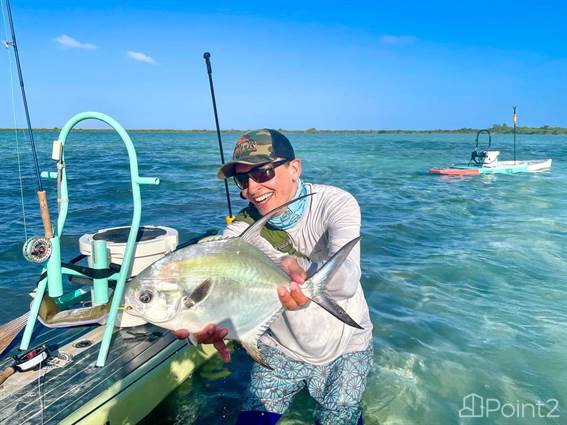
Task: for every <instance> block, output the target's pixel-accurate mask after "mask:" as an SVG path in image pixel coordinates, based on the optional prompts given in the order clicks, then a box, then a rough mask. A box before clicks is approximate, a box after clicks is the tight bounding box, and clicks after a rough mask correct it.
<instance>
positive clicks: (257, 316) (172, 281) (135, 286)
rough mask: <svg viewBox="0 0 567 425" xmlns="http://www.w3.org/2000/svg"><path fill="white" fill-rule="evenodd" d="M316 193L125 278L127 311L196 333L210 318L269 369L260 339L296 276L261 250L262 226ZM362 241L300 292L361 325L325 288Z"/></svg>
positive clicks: (340, 317)
mask: <svg viewBox="0 0 567 425" xmlns="http://www.w3.org/2000/svg"><path fill="white" fill-rule="evenodd" d="M311 195H313V194H308V195H305V196H303V197H300V198H297V199H295V200H292V201H290V202H288V203H285V204H283V205H281V206H280V207H278V208H275V209H274V210H272V211H271V212H269V213H268V214H266V215H264V216H263V217H262V218H261V219H259V220H257V221H256V222H255V223H253V224H251V225H250V226H249V227H248V228H246V230H244V232H243V233H242V234H241V235H240V236H238V237H232V238H223V237H221V236H216V237H215V236H213V237H208V238H205V239H203V240H201V241H200V242H198V243H196V244H193V245H189V246H187V247H184V248H181V249H179V250H177V251H174V252H172V253H170V254H168V255H166V256H165V257H163V258H161V259H159V260H158V261H156V262H155V263H153V264H152V265H151V266H149V267H148V268H146V269H145V270H143V271H142V272H141V273H139V274H138V275H137V276H136V277H134V278H133V279H132V280H131V281H130V282H129V283H128V286H127V288H126V291H125V296H124V305H125V310H126V311H127V312H128V314H132V315H135V316H140V317H143V318H144V319H145V320H147V321H148V322H150V323H153V324H155V325H156V326H159V327H161V328H165V329H169V330H178V329H188V330H189V332H190V333H194V332H198V331H200V330H201V329H203V328H204V327H205V326H206V325H208V324H209V323H214V324H215V325H217V326H219V327H224V328H227V329H228V334H227V336H226V338H227V339H230V340H235V341H237V342H239V343H240V344H241V345H242V346H243V348H244V349H245V350H246V351H247V352H248V354H249V355H250V356H251V357H252V358H253V359H254V360H255V361H256V362H258V363H259V364H261V365H262V366H265V367H267V368H270V369H271V367H270V366H269V365H268V364H267V363H266V362H265V361H264V359H263V358H262V355H261V354H260V352H259V349H258V340H259V338H260V337H261V336H262V334H264V333H265V332H266V330H267V329H268V328H269V327H270V325H271V324H272V322H273V321H274V320H275V319H276V318H277V317H278V316H279V315H280V314H282V312H283V306H282V304H281V302H280V300H279V298H278V294H277V288H278V287H288V286H289V285H290V284H291V283H292V282H291V280H290V278H289V276H288V275H287V274H286V273H284V272H283V271H282V270H281V269H280V268H279V267H278V265H277V264H276V262H275V261H274V260H275V258H274V257H273V253H272V252H270V251H268V250H267V249H265V248H264V250H262V248H263V247H265V246H266V245H265V243H266V241H265V240H263V238H262V237H261V236H260V231H261V229H262V227H263V226H264V225H265V224H266V222H267V221H268V220H269V219H270V218H271V217H273V216H274V215H276V214H278V213H281V212H283V211H285V209H286V208H287V207H288V206H289V205H290V204H291V203H292V202H296V201H298V200H299V199H303V198H304V197H307V196H311ZM260 239H262V240H260ZM359 240H360V237H357V238H355V239H353V240H351V241H350V242H348V243H346V244H345V245H344V246H343V247H342V248H341V249H340V250H339V251H337V252H336V253H335V255H333V256H332V257H331V258H330V259H329V260H328V261H327V262H326V263H325V264H324V265H323V266H321V268H320V269H319V270H317V272H315V273H314V274H313V275H312V276H309V277H308V279H307V280H306V282H305V283H304V285H302V291H303V292H304V294H305V295H306V296H307V297H308V298H309V299H310V300H311V301H313V302H314V303H316V304H318V305H319V306H321V307H322V308H324V309H325V310H327V311H328V312H329V313H330V314H332V315H333V316H335V317H336V318H337V319H338V320H340V321H342V322H344V323H346V324H347V325H349V326H353V327H355V328H359V329H362V327H361V326H360V325H359V324H358V323H356V322H355V321H354V320H353V319H352V318H351V317H350V316H349V315H348V313H347V312H346V311H345V310H344V309H343V308H341V307H340V306H339V305H338V304H337V303H336V302H335V301H334V300H332V299H331V298H330V297H329V296H328V295H327V293H326V291H325V286H326V283H327V282H328V281H329V280H330V279H331V278H332V276H333V275H334V273H335V272H336V270H337V269H338V268H339V267H340V266H341V264H342V263H343V262H344V260H345V259H346V258H347V257H348V255H349V253H350V251H351V250H352V248H353V247H354V246H355V245H356V244H357V243H358V241H359Z"/></svg>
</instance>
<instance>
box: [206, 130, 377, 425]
mask: <svg viewBox="0 0 567 425" xmlns="http://www.w3.org/2000/svg"><path fill="white" fill-rule="evenodd" d="M301 171H302V170H301V160H300V159H298V158H296V157H295V152H294V150H293V148H292V146H291V143H290V142H289V140H288V139H287V137H285V136H284V135H283V134H282V133H280V132H279V131H276V130H271V129H261V130H257V131H252V132H248V133H245V134H244V135H242V136H241V137H240V138H239V139H238V141H237V142H236V147H235V149H234V153H233V159H232V160H231V161H230V162H228V163H226V164H225V165H224V166H222V167H221V168H220V170H219V171H218V176H219V177H220V178H222V179H226V178H230V177H232V178H234V181H235V183H236V185H237V186H238V188H239V189H240V190H241V196H242V197H243V198H245V199H247V200H248V201H249V202H250V203H249V205H248V207H247V208H245V209H244V210H242V211H241V212H240V213H239V214H238V215H237V216H236V219H235V221H234V222H233V223H231V224H230V225H229V226H228V227H227V228H226V229H225V231H224V235H225V236H238V235H240V234H241V233H242V232H243V231H244V230H245V229H246V228H247V227H248V226H249V225H250V224H251V223H252V222H254V221H255V220H257V219H258V218H259V217H261V216H262V215H264V214H266V213H268V212H270V211H271V210H273V209H274V208H276V207H279V206H280V205H282V204H284V203H286V202H288V201H291V200H292V199H296V198H299V197H301V196H303V195H307V194H313V196H310V197H307V198H304V199H301V200H299V201H296V202H294V203H293V204H291V205H290V206H289V207H288V208H287V210H286V211H285V212H284V213H283V214H281V215H280V216H276V217H274V218H272V219H270V221H269V222H268V225H267V226H265V228H264V229H263V230H262V236H263V238H264V239H265V240H266V244H269V245H270V246H267V248H268V249H272V250H274V256H277V257H279V259H280V260H279V261H280V266H281V268H282V269H283V270H284V271H286V272H287V273H288V275H289V276H290V277H291V279H292V280H293V281H294V283H293V284H292V285H291V288H290V290H289V291H287V290H286V289H285V288H280V289H279V297H280V301H281V302H282V305H283V306H284V308H285V311H284V313H283V315H282V316H281V317H279V318H278V319H276V321H275V322H274V323H273V324H272V325H271V326H270V328H269V330H268V331H267V333H266V334H265V335H264V336H263V337H262V339H261V340H260V350H261V352H262V356H263V357H264V359H265V360H266V361H267V363H268V364H270V366H271V367H272V368H273V370H269V369H267V368H264V367H262V366H260V365H258V364H255V365H254V366H253V369H252V373H251V380H250V384H249V387H248V391H247V395H246V400H245V403H244V407H243V410H242V412H241V413H240V417H239V419H238V424H239V425H244V424H246V425H254V424H275V423H276V422H277V421H278V420H279V418H280V417H281V415H282V414H283V413H284V412H285V411H286V410H287V409H288V407H289V405H290V404H291V401H292V400H293V397H294V396H295V395H296V394H297V393H298V392H299V391H300V390H301V389H302V388H303V387H304V386H305V385H307V387H308V389H309V393H310V394H311V396H312V397H313V398H314V399H315V400H316V401H317V409H316V420H317V423H320V424H362V415H361V407H360V400H361V398H362V393H363V392H364V388H365V386H366V377H367V374H368V371H369V370H370V367H371V365H372V361H373V352H372V341H371V340H372V323H371V321H370V317H369V314H368V306H367V304H366V300H365V298H364V293H363V291H362V287H361V284H360V275H361V273H360V245H357V246H356V247H355V248H354V249H353V250H352V251H351V253H350V254H349V256H348V258H347V259H346V260H345V262H344V263H343V264H342V266H341V267H340V268H339V269H338V270H337V273H336V274H335V275H334V276H333V277H332V278H331V280H330V281H329V282H328V283H327V287H326V290H327V293H328V294H329V296H330V297H331V298H333V299H334V300H335V301H336V302H337V304H339V305H340V306H341V307H342V308H343V309H345V310H346V311H347V313H348V314H349V315H350V316H351V317H352V318H353V319H354V320H355V321H356V322H358V323H359V324H360V325H361V326H362V328H363V329H355V328H353V327H350V326H348V325H346V324H344V323H342V322H340V321H338V320H337V319H336V318H334V317H332V316H331V315H330V314H328V312H326V311H324V310H323V309H322V308H321V307H319V306H318V305H316V304H315V303H309V300H308V299H307V297H305V295H304V294H303V292H302V291H301V284H302V283H303V282H304V281H305V279H306V278H307V276H308V275H311V274H313V273H314V272H315V271H316V270H317V269H318V268H319V267H320V266H321V265H322V264H323V263H325V262H326V261H327V260H329V259H330V258H331V257H332V256H333V255H334V254H335V253H336V252H337V251H338V250H339V249H340V248H341V247H342V246H343V245H344V244H345V243H347V242H349V241H351V240H352V239H354V238H356V237H358V236H359V235H360V207H359V206H358V203H357V202H356V199H355V198H354V197H353V196H352V195H350V194H349V193H348V192H345V191H344V190H341V189H339V188H336V187H332V186H327V185H320V184H306V183H304V182H303V181H302V180H301V178H300V177H301ZM209 331H211V335H213V339H214V337H215V336H220V335H222V334H223V333H224V330H222V329H217V328H215V327H214V326H213V327H211V328H210V329H209ZM215 342H216V343H217V344H216V345H217V348H218V347H219V346H220V348H221V355H223V357H224V358H226V352H224V354H223V351H222V349H223V348H224V347H223V346H222V343H221V342H220V341H218V340H217V341H215Z"/></svg>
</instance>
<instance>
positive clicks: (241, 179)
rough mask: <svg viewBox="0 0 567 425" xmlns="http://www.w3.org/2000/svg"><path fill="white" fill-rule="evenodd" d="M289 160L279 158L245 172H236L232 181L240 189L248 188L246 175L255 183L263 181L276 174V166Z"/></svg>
mask: <svg viewBox="0 0 567 425" xmlns="http://www.w3.org/2000/svg"><path fill="white" fill-rule="evenodd" d="M289 161H290V160H289V159H280V160H279V161H274V162H270V163H268V164H262V165H258V166H256V167H254V168H251V169H250V170H248V171H247V172H245V173H236V174H235V175H234V176H233V178H234V182H235V183H236V186H238V188H239V189H240V190H244V189H247V188H248V177H250V178H251V179H252V180H254V181H255V182H256V183H265V182H267V181H269V180H272V179H273V178H274V176H275V175H276V172H275V168H276V167H279V166H280V165H283V164H285V163H286V162H289Z"/></svg>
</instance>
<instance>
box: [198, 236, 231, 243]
mask: <svg viewBox="0 0 567 425" xmlns="http://www.w3.org/2000/svg"><path fill="white" fill-rule="evenodd" d="M223 239H230V238H225V237H224V236H223V235H212V236H205V237H204V238H203V239H199V240H198V241H197V243H207V242H214V241H221V240H223Z"/></svg>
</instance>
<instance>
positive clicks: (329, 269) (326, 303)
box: [306, 236, 363, 329]
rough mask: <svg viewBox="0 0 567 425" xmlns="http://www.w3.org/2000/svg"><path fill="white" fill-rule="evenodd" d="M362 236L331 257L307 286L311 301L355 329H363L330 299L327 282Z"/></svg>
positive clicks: (308, 281)
mask: <svg viewBox="0 0 567 425" xmlns="http://www.w3.org/2000/svg"><path fill="white" fill-rule="evenodd" d="M359 240H360V236H359V237H357V238H355V239H353V240H352V241H350V242H348V243H347V244H346V245H344V246H343V247H342V248H341V249H339V250H338V251H337V252H336V253H335V255H333V256H332V257H331V259H330V260H329V261H327V262H326V263H325V264H323V266H322V267H321V268H320V269H319V270H317V272H315V274H314V275H313V276H311V278H310V279H309V280H307V282H306V283H307V285H308V287H309V288H310V289H311V301H313V302H314V303H316V304H317V305H319V306H320V307H322V308H324V309H325V310H327V311H328V312H329V313H331V314H332V315H333V316H335V317H336V318H337V319H339V320H340V321H341V322H344V323H346V324H347V325H349V326H352V327H354V328H358V329H363V328H362V326H360V325H359V324H358V323H356V322H355V321H354V319H353V318H352V317H350V316H349V314H348V313H347V312H346V311H345V310H344V309H343V308H342V307H341V306H339V305H338V304H337V303H336V302H335V301H334V300H333V299H331V298H330V297H329V295H328V294H327V291H326V289H325V286H326V285H327V282H328V281H329V280H330V279H331V278H332V277H333V275H334V274H335V272H336V271H337V269H338V268H339V267H340V266H341V265H342V264H343V262H344V261H345V259H346V258H347V257H348V255H349V254H350V251H351V250H352V248H353V247H354V246H355V245H356V244H357V243H358V241H359Z"/></svg>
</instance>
